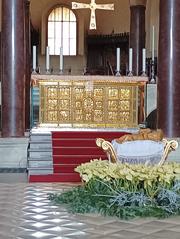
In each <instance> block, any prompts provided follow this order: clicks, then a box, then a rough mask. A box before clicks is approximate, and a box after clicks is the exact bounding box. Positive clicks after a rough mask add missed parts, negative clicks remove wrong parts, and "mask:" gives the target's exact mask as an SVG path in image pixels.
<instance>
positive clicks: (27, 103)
mask: <svg viewBox="0 0 180 239" xmlns="http://www.w3.org/2000/svg"><path fill="white" fill-rule="evenodd" d="M29 7H30V0H25V11H24V12H25V70H26V71H25V74H26V76H25V77H26V78H25V88H26V90H25V129H26V130H28V129H30V80H31V41H30V11H29Z"/></svg>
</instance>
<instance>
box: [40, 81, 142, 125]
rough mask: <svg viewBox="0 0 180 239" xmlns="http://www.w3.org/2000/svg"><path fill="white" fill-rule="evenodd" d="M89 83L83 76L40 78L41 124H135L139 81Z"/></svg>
mask: <svg viewBox="0 0 180 239" xmlns="http://www.w3.org/2000/svg"><path fill="white" fill-rule="evenodd" d="M51 84H52V85H51ZM88 84H90V83H88ZM91 85H92V87H91V89H90V88H87V81H86V80H82V79H81V80H79V81H78V80H68V81H63V80H62V81H61V80H59V81H58V80H51V81H43V82H42V83H41V81H39V87H40V124H47V123H48V124H56V125H58V126H60V127H63V126H64V125H66V126H69V127H89V128H91V127H136V126H137V125H138V120H137V118H138V117H137V113H138V107H137V106H138V83H134V82H133V83H132V84H131V83H129V82H128V83H127V84H126V83H125V82H123V83H121V82H118V81H112V82H111V81H108V82H107V81H106V80H104V81H98V80H97V81H96V80H94V81H93V83H92V84H91Z"/></svg>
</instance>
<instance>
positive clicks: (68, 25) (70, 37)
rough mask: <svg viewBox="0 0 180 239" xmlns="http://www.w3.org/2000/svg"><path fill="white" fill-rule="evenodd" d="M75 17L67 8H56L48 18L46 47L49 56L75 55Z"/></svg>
mask: <svg viewBox="0 0 180 239" xmlns="http://www.w3.org/2000/svg"><path fill="white" fill-rule="evenodd" d="M76 32H77V21H76V16H75V14H74V13H73V11H71V10H70V9H69V8H66V7H63V6H58V7H56V8H54V9H53V10H52V11H51V13H50V14H49V16H48V46H49V47H50V54H51V55H59V54H60V47H63V55H67V56H72V55H76V38H77V33H76Z"/></svg>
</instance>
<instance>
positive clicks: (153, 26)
mask: <svg viewBox="0 0 180 239" xmlns="http://www.w3.org/2000/svg"><path fill="white" fill-rule="evenodd" d="M152 61H154V26H153V27H152Z"/></svg>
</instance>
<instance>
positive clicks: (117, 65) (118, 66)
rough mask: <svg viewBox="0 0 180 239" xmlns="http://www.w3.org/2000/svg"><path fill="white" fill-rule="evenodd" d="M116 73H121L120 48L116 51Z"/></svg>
mask: <svg viewBox="0 0 180 239" xmlns="http://www.w3.org/2000/svg"><path fill="white" fill-rule="evenodd" d="M116 71H117V72H119V71H120V48H117V49H116Z"/></svg>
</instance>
